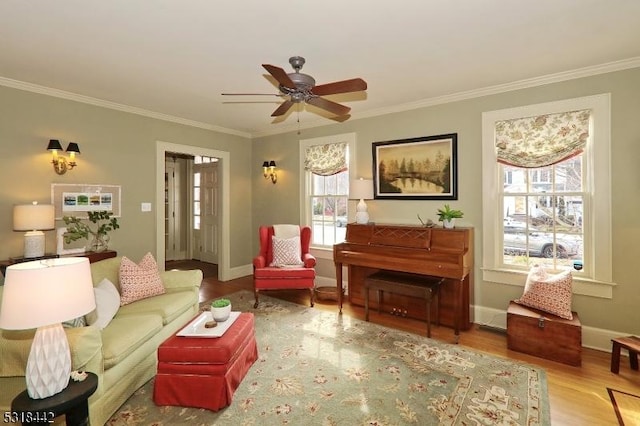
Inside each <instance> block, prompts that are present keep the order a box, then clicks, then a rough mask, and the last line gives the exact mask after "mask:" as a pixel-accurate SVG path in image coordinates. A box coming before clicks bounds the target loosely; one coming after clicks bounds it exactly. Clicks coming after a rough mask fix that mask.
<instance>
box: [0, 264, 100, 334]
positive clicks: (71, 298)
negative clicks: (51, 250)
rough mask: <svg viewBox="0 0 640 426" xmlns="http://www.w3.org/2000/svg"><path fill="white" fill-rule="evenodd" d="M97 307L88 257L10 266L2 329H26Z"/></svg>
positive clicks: (0, 310) (0, 314) (0, 315)
mask: <svg viewBox="0 0 640 426" xmlns="http://www.w3.org/2000/svg"><path fill="white" fill-rule="evenodd" d="M95 307H96V301H95V296H94V292H93V281H92V279H91V269H90V267H89V259H87V258H86V257H64V258H59V259H46V260H35V261H31V262H24V263H16V264H14V265H10V266H8V267H7V270H6V274H5V282H4V291H3V295H2V306H0V328H3V329H5V330H26V329H29V328H37V327H40V326H43V325H51V324H55V323H59V322H63V321H66V320H69V319H73V318H77V317H79V316H82V315H84V314H86V313H88V312H91V311H92V310H93V309H95Z"/></svg>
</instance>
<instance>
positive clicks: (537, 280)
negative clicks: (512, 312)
mask: <svg viewBox="0 0 640 426" xmlns="http://www.w3.org/2000/svg"><path fill="white" fill-rule="evenodd" d="M572 284H573V277H572V275H571V270H567V271H564V272H561V273H559V274H555V275H549V274H547V272H546V271H545V270H544V268H542V267H541V266H538V265H535V266H533V267H532V268H531V270H530V271H529V275H528V276H527V283H526V284H525V286H524V293H523V294H522V297H521V298H520V299H518V300H515V302H516V303H518V304H520V305H524V306H528V307H530V308H534V309H539V310H541V311H544V312H548V313H550V314H553V315H556V316H559V317H560V318H564V319H568V320H572V319H573V314H572V312H571V297H572Z"/></svg>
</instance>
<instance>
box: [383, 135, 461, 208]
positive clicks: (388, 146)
mask: <svg viewBox="0 0 640 426" xmlns="http://www.w3.org/2000/svg"><path fill="white" fill-rule="evenodd" d="M457 145H458V134H457V133H450V134H446V135H437V136H423V137H419V138H411V139H399V140H393V141H384V142H374V143H373V146H372V148H373V183H374V198H375V199H393V200H457V199H458V151H457V149H458V147H457Z"/></svg>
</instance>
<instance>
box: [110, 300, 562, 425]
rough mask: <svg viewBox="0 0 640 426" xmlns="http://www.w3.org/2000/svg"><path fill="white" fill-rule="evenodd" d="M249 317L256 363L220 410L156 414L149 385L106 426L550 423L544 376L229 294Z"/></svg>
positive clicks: (369, 326) (366, 325) (365, 325)
mask: <svg viewBox="0 0 640 426" xmlns="http://www.w3.org/2000/svg"><path fill="white" fill-rule="evenodd" d="M228 297H229V298H230V299H231V301H232V305H233V310H237V311H245V312H253V313H254V314H255V323H256V336H257V341H258V352H259V359H258V360H257V361H256V363H255V364H254V365H253V367H252V368H251V370H250V371H249V373H248V374H247V376H246V377H245V378H244V380H243V382H242V383H241V385H240V387H239V388H238V389H237V391H236V393H235V395H234V398H233V403H232V404H231V405H230V406H229V407H227V408H225V409H222V410H220V411H218V412H211V411H209V410H204V409H197V408H185V407H157V406H156V405H155V404H154V403H153V400H152V395H153V380H151V381H150V382H149V383H147V384H146V385H144V386H143V387H142V388H140V389H139V390H138V391H137V392H135V394H134V395H133V396H132V397H131V398H130V399H129V400H128V401H127V402H126V403H125V404H124V405H123V406H122V407H121V408H120V410H119V411H118V412H117V413H116V414H115V415H114V416H113V417H112V418H111V419H110V421H109V422H108V424H109V425H112V426H119V425H175V424H189V425H234V426H236V425H245V426H249V425H265V426H266V425H326V426H331V425H379V426H382V425H528V426H534V425H548V424H550V415H549V401H548V394H547V382H546V375H545V372H544V371H543V370H541V369H539V368H535V367H533V366H531V365H527V364H522V363H517V362H513V361H509V360H507V359H502V358H497V357H494V356H491V355H487V354H483V353H479V352H474V351H472V350H469V349H466V348H464V347H463V346H459V345H451V344H445V343H441V342H438V341H436V340H432V339H428V338H426V337H422V336H418V335H415V334H411V333H407V332H403V331H399V330H395V329H391V328H387V327H383V326H380V325H376V324H373V323H370V322H365V321H360V320H357V319H354V318H351V317H349V316H347V315H339V314H338V313H337V312H335V313H333V312H327V311H321V310H318V309H314V308H309V307H305V306H301V305H296V304H293V303H289V302H286V301H282V300H279V299H275V298H271V297H268V296H263V295H261V296H260V306H259V308H258V309H253V294H252V293H251V292H249V291H240V292H236V293H233V294H231V295H230V296H228Z"/></svg>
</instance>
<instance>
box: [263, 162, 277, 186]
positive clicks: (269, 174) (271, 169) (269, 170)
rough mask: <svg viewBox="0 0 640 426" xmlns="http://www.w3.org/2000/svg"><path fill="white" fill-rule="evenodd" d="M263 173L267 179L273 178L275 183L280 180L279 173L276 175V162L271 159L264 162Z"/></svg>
mask: <svg viewBox="0 0 640 426" xmlns="http://www.w3.org/2000/svg"><path fill="white" fill-rule="evenodd" d="M262 175H263V176H264V178H265V179H269V178H271V182H273V183H274V184H275V183H276V182H277V181H278V175H276V162H275V161H273V160H271V161H265V162H264V163H262Z"/></svg>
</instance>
